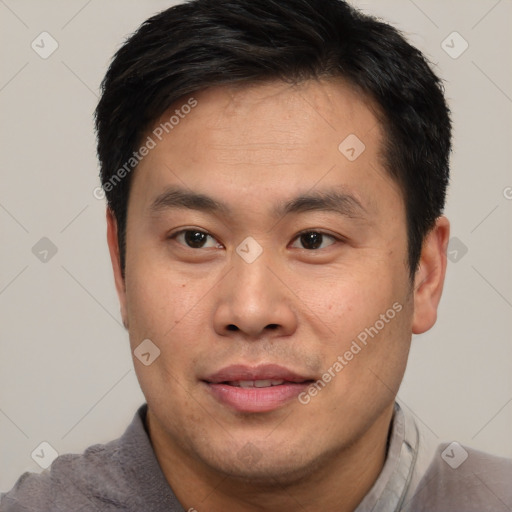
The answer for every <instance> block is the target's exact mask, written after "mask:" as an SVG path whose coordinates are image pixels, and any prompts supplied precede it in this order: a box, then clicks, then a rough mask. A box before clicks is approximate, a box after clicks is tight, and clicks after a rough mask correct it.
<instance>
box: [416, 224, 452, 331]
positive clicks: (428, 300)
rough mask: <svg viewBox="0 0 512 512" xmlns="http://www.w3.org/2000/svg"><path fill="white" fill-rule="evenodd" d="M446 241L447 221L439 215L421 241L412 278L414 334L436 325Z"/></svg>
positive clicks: (443, 272)
mask: <svg viewBox="0 0 512 512" xmlns="http://www.w3.org/2000/svg"><path fill="white" fill-rule="evenodd" d="M449 238H450V222H449V221H448V219H447V218H446V217H445V216H444V215H441V216H440V217H438V219H437V221H436V223H435V226H434V227H433V228H432V230H431V231H430V232H429V233H428V235H427V236H426V237H425V240H424V241H423V246H422V249H421V256H420V262H419V267H418V270H417V271H416V275H415V278H414V316H413V323H412V332H413V333H414V334H421V333H423V332H425V331H428V330H429V329H430V328H431V327H432V326H433V325H434V324H435V323H436V320H437V307H438V305H439V301H440V300H441V293H442V291H443V285H444V278H445V274H446V263H447V258H446V251H447V249H448V240H449Z"/></svg>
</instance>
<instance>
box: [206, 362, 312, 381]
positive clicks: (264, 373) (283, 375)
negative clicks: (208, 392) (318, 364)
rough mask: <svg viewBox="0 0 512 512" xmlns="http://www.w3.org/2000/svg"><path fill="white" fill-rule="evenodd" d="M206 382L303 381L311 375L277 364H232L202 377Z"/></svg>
mask: <svg viewBox="0 0 512 512" xmlns="http://www.w3.org/2000/svg"><path fill="white" fill-rule="evenodd" d="M203 380H205V381H206V382H209V383H211V384H218V383H220V382H236V381H248V380H284V381H289V382H304V381H307V380H312V378H311V377H307V376H304V375H300V374H299V373H296V372H294V371H292V370H289V369H288V368H285V367H284V366H280V365H278V364H261V365H258V366H246V365H243V364H234V365H231V366H226V367H225V368H222V369H221V370H219V371H217V372H215V373H213V374H211V375H209V376H207V377H206V378H204V379H203Z"/></svg>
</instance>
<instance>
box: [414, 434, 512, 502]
mask: <svg viewBox="0 0 512 512" xmlns="http://www.w3.org/2000/svg"><path fill="white" fill-rule="evenodd" d="M411 502H412V507H411V510H414V511H418V512H419V511H433V510H435V511H436V512H442V511H447V512H448V511H450V512H453V511H460V512H472V511H475V512H485V511H493V512H499V511H502V510H503V511H510V510H511V509H512V459H507V458H502V457H497V456H494V455H490V454H488V453H484V452H482V451H479V450H475V449H473V448H469V447H466V446H462V445H460V444H458V443H455V442H453V443H443V444H441V445H439V446H438V448H437V450H436V451H435V454H434V457H433V459H432V461H431V463H430V465H429V466H428V468H427V470H426V472H425V473H424V475H423V477H422V479H421V481H420V482H419V485H418V486H417V488H416V489H415V492H414V496H413V498H412V499H411Z"/></svg>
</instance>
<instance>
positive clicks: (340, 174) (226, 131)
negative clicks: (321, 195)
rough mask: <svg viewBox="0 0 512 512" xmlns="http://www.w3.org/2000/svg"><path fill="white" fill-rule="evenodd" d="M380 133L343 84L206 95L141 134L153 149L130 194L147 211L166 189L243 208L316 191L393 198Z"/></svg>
mask: <svg viewBox="0 0 512 512" xmlns="http://www.w3.org/2000/svg"><path fill="white" fill-rule="evenodd" d="M191 97H193V99H194V102H196V105H195V106H194V108H193V109H189V108H184V106H185V105H187V104H188V103H189V100H190V98H191ZM173 116H174V117H173ZM171 117H173V123H172V126H171V123H170V122H169V120H170V119H171ZM381 130H382V127H381V124H380V122H379V121H378V117H377V114H376V108H375V105H374V104H373V103H372V102H371V101H370V100H368V99H367V98H366V97H365V96H363V95H362V94H361V93H359V92H358V91H356V90H355V89H354V88H353V87H351V86H349V85H347V84H346V83H345V82H343V81H342V80H329V81H308V82H304V83H302V84H300V85H290V84H286V83H284V82H280V81H276V82H269V83H265V84H257V85H256V84H251V85H247V84H244V85H229V86H219V87H213V88H209V89H205V90H202V91H199V92H197V93H194V94H192V95H190V96H187V97H183V98H181V99H180V100H178V101H177V102H175V103H174V104H173V106H172V107H171V108H170V109H168V110H167V111H166V112H165V113H164V114H163V115H162V116H161V117H160V118H159V119H158V120H157V121H155V123H154V124H153V126H152V127H151V129H149V130H148V131H147V132H146V133H145V134H144V137H143V140H146V138H147V137H151V138H152V139H154V140H155V143H156V144H155V147H154V149H152V150H151V151H150V152H149V154H148V155H147V156H146V157H145V158H144V159H143V160H142V161H141V162H140V164H139V166H138V168H137V171H136V173H135V176H134V182H133V183H132V187H135V188H137V189H141V190H142V192H143V193H144V196H146V198H147V200H148V201H150V199H153V200H154V195H155V194H156V193H158V192H160V193H161V191H162V190H163V189H164V188H166V187H168V186H169V185H172V184H180V186H185V187H186V188H189V189H193V190H195V191H201V192H206V191H207V190H208V191H211V192H214V193H213V194H210V195H213V196H216V197H221V196H222V195H224V196H229V195H231V198H232V199H233V200H237V199H238V200H240V201H242V202H243V201H249V202H250V201H251V200H254V199H255V198H260V199H265V198H269V199H270V198H271V197H273V196H275V195H276V194H278V193H285V192H286V191H290V194H291V192H292V191H294V190H295V191H298V190H300V192H305V191H307V190H312V189H314V188H315V187H317V186H322V187H324V188H325V187H340V186H342V187H344V188H345V189H347V190H352V191H353V195H354V196H355V197H358V198H361V199H363V196H364V195H367V196H369V195H371V194H368V192H369V189H371V188H372V187H375V186H377V187H378V186H382V185H383V184H384V185H386V186H388V187H391V188H392V189H394V192H395V193H396V192H397V190H396V186H395V184H394V182H393V181H392V180H391V179H390V177H389V175H388V173H387V171H386V170H385V169H384V166H383V165H382V155H381V147H382V131H381ZM155 133H156V134H157V135H158V137H157V136H156V135H155ZM151 196H152V197H151ZM394 200H396V198H394ZM368 202H371V198H368V199H367V204H368Z"/></svg>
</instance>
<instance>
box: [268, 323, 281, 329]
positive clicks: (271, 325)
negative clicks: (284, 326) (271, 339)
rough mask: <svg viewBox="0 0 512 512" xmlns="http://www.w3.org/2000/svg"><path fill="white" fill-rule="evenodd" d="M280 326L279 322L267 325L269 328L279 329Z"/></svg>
mask: <svg viewBox="0 0 512 512" xmlns="http://www.w3.org/2000/svg"><path fill="white" fill-rule="evenodd" d="M278 327H279V326H278V325H277V324H268V325H267V328H268V329H277V328H278Z"/></svg>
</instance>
